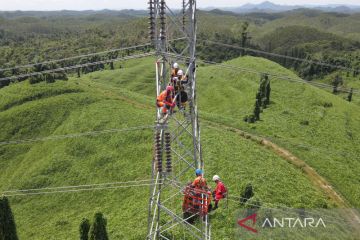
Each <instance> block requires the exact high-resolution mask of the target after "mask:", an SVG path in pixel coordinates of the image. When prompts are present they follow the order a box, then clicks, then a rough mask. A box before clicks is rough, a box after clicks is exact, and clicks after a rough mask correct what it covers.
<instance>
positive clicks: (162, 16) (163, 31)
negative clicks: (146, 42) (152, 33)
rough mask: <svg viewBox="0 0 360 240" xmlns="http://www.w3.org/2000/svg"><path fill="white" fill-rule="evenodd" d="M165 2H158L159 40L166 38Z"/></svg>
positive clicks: (162, 0) (163, 0)
mask: <svg viewBox="0 0 360 240" xmlns="http://www.w3.org/2000/svg"><path fill="white" fill-rule="evenodd" d="M165 8H166V4H165V0H161V2H160V25H161V29H160V38H161V40H164V39H165V38H166V21H165V20H166V16H165Z"/></svg>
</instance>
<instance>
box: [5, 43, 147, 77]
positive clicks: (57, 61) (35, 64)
mask: <svg viewBox="0 0 360 240" xmlns="http://www.w3.org/2000/svg"><path fill="white" fill-rule="evenodd" d="M149 46H151V43H146V44H141V45H137V46H132V47H125V48H117V49H111V50H107V51H103V52H96V53H89V54H83V55H78V56H73V57H68V58H62V59H56V60H49V61H45V62H39V63H31V64H26V65H21V66H14V67H11V68H2V69H0V72H3V71H11V70H17V69H22V68H30V67H34V66H37V65H45V64H50V63H59V62H64V61H68V60H74V59H79V58H83V57H91V56H96V55H102V54H107V53H113V52H118V51H124V50H132V49H137V48H141V47H149Z"/></svg>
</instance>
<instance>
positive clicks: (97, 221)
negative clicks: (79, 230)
mask: <svg viewBox="0 0 360 240" xmlns="http://www.w3.org/2000/svg"><path fill="white" fill-rule="evenodd" d="M106 225H107V222H106V219H105V218H104V216H103V214H102V213H100V212H98V213H96V214H95V217H94V223H93V225H92V227H91V231H90V240H108V239H109V238H108V235H107V231H106Z"/></svg>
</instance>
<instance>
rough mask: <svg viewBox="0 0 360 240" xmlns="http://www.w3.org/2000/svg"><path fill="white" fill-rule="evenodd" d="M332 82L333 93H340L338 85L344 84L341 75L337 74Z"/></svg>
mask: <svg viewBox="0 0 360 240" xmlns="http://www.w3.org/2000/svg"><path fill="white" fill-rule="evenodd" d="M332 84H333V93H334V94H336V93H338V87H339V86H340V85H342V84H343V80H342V78H341V77H340V76H339V75H336V77H335V79H334V81H333V82H332Z"/></svg>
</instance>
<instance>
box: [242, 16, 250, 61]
mask: <svg viewBox="0 0 360 240" xmlns="http://www.w3.org/2000/svg"><path fill="white" fill-rule="evenodd" d="M248 28H249V23H248V22H244V24H243V25H242V32H241V47H242V48H246V47H247V44H248V40H250V39H251V37H249V32H248ZM241 56H245V49H242V51H241Z"/></svg>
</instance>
